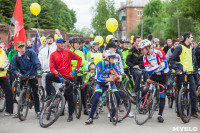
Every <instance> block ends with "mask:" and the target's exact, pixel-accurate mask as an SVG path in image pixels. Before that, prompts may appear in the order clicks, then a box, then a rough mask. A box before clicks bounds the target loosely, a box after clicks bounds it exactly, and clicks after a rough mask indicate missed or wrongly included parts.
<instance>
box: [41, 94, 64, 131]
mask: <svg viewBox="0 0 200 133" xmlns="http://www.w3.org/2000/svg"><path fill="white" fill-rule="evenodd" d="M64 107H65V98H64V97H63V96H62V95H60V94H58V95H56V96H55V97H54V98H53V99H52V100H50V101H48V102H47V103H45V105H44V108H43V109H42V111H41V115H40V120H39V123H40V126H41V127H43V128H47V127H49V126H51V125H52V124H53V123H54V122H55V121H56V120H57V119H58V118H59V116H60V114H61V113H62V112H63V110H64Z"/></svg>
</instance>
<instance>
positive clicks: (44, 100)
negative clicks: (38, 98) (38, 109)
mask: <svg viewBox="0 0 200 133" xmlns="http://www.w3.org/2000/svg"><path fill="white" fill-rule="evenodd" d="M50 99H51V96H46V97H45V99H43V100H42V102H47V101H49V100H50Z"/></svg>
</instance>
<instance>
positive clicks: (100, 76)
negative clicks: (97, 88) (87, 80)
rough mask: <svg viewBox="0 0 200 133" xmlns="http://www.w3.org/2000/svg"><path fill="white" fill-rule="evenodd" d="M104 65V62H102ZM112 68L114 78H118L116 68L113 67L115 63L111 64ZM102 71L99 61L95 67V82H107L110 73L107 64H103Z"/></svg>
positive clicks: (109, 67)
mask: <svg viewBox="0 0 200 133" xmlns="http://www.w3.org/2000/svg"><path fill="white" fill-rule="evenodd" d="M103 63H105V62H103ZM112 66H113V69H112V71H113V73H114V74H115V76H116V77H119V75H120V74H119V71H118V70H117V67H116V65H115V63H113V64H112ZM101 69H102V61H100V62H99V63H98V64H97V67H96V79H97V81H100V82H108V78H109V75H110V73H111V66H110V65H109V64H105V65H104V70H103V71H101Z"/></svg>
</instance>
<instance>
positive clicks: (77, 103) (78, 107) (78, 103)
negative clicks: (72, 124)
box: [74, 88, 82, 119]
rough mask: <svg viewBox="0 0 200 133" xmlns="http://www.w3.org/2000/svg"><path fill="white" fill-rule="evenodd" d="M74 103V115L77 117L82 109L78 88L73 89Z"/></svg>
mask: <svg viewBox="0 0 200 133" xmlns="http://www.w3.org/2000/svg"><path fill="white" fill-rule="evenodd" d="M74 103H75V115H76V118H77V119H79V118H80V117H81V111H82V101H81V91H80V88H77V89H75V90H74Z"/></svg>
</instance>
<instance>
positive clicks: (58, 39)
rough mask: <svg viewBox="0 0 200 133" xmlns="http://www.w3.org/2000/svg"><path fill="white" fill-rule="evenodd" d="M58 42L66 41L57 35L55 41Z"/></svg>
mask: <svg viewBox="0 0 200 133" xmlns="http://www.w3.org/2000/svg"><path fill="white" fill-rule="evenodd" d="M60 42H66V41H65V40H64V39H63V38H61V37H58V38H57V40H56V43H60Z"/></svg>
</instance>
